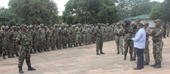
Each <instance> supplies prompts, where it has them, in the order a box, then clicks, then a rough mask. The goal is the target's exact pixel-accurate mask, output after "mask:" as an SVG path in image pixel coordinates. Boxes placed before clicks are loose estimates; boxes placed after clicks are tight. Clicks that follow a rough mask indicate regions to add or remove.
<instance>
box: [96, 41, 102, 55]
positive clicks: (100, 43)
mask: <svg viewBox="0 0 170 74" xmlns="http://www.w3.org/2000/svg"><path fill="white" fill-rule="evenodd" d="M102 48H103V39H102V38H97V39H96V52H97V53H98V52H100V53H101V52H102Z"/></svg>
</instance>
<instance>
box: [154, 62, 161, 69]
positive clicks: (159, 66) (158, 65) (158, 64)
mask: <svg viewBox="0 0 170 74" xmlns="http://www.w3.org/2000/svg"><path fill="white" fill-rule="evenodd" d="M161 67H162V66H161V63H157V64H156V65H155V66H154V68H161Z"/></svg>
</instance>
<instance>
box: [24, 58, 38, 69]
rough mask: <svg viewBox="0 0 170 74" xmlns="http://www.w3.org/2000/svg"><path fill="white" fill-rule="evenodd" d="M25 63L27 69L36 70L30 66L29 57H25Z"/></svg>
mask: <svg viewBox="0 0 170 74" xmlns="http://www.w3.org/2000/svg"><path fill="white" fill-rule="evenodd" d="M26 63H27V66H28V71H34V70H36V69H34V68H33V67H31V61H30V58H27V59H26Z"/></svg>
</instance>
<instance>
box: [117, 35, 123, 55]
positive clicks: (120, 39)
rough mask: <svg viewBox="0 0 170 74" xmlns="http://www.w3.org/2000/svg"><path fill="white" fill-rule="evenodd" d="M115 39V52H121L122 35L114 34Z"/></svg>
mask: <svg viewBox="0 0 170 74" xmlns="http://www.w3.org/2000/svg"><path fill="white" fill-rule="evenodd" d="M115 38H116V39H115V41H116V45H117V52H118V53H120V52H121V53H122V54H123V36H115Z"/></svg>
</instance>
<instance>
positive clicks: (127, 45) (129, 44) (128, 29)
mask: <svg viewBox="0 0 170 74" xmlns="http://www.w3.org/2000/svg"><path fill="white" fill-rule="evenodd" d="M124 29H125V37H124V49H125V51H124V60H126V56H127V53H128V50H129V53H130V60H131V61H132V54H133V49H134V48H133V41H132V40H130V39H131V38H132V30H133V28H132V26H131V25H130V24H126V25H125V26H124Z"/></svg>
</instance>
